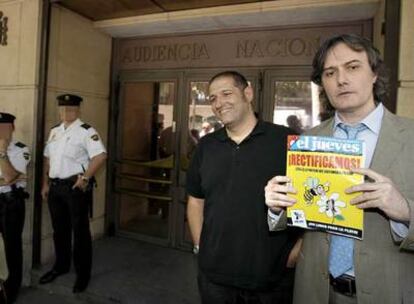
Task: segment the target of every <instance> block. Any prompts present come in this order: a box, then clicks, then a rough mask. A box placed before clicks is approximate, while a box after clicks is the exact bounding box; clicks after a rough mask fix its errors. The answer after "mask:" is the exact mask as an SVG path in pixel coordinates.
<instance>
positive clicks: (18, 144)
mask: <svg viewBox="0 0 414 304" xmlns="http://www.w3.org/2000/svg"><path fill="white" fill-rule="evenodd" d="M15 146H16V147H19V148H24V147H26V145H25V144H24V143H22V142H20V141H18V142H17V143H15Z"/></svg>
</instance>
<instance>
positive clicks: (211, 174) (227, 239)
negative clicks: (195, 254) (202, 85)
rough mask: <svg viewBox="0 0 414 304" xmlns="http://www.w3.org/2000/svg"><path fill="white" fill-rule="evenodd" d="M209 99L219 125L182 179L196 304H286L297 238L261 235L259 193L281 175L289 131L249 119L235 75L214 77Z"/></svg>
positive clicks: (243, 86) (264, 231)
mask: <svg viewBox="0 0 414 304" xmlns="http://www.w3.org/2000/svg"><path fill="white" fill-rule="evenodd" d="M209 95H210V102H211V107H212V110H213V112H214V114H215V115H216V116H217V117H218V118H219V119H220V120H221V121H222V122H223V124H224V126H225V127H224V128H222V129H220V130H218V131H216V132H214V133H211V134H207V135H206V136H204V137H203V138H202V139H201V140H200V143H199V145H198V146H197V149H196V151H195V153H194V156H193V159H192V161H191V165H190V167H189V170H188V174H187V192H188V194H189V198H188V207H187V215H188V221H189V225H190V230H191V234H192V238H193V241H194V245H195V249H196V250H198V248H199V277H198V283H199V290H200V295H201V299H202V303H203V304H206V303H208V304H210V303H211V304H221V303H223V304H224V303H226V304H227V303H269V304H270V303H272V304H280V303H290V302H291V292H292V283H293V270H292V269H291V268H289V267H287V266H293V265H294V260H295V250H292V248H294V245H295V243H296V240H297V233H296V231H295V230H287V231H284V232H282V233H272V232H269V231H268V225H267V208H266V205H265V200H264V187H265V185H266V182H267V180H268V179H269V178H270V177H271V176H274V175H275V174H277V173H278V172H280V173H285V169H286V168H285V166H286V137H287V135H288V134H292V133H293V131H291V130H290V129H288V128H285V127H282V126H277V125H274V124H271V123H268V122H264V121H260V120H258V119H257V118H256V116H255V114H254V111H253V107H252V100H253V89H252V87H251V86H250V85H249V84H248V82H247V81H246V79H245V77H244V76H243V75H241V74H239V73H237V72H233V71H227V72H222V73H220V74H217V75H216V76H214V77H213V78H212V79H211V80H210V83H209ZM295 248H296V247H295Z"/></svg>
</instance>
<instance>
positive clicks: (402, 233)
mask: <svg viewBox="0 0 414 304" xmlns="http://www.w3.org/2000/svg"><path fill="white" fill-rule="evenodd" d="M390 225H391V229H392V231H393V232H394V234H396V236H397V241H402V240H403V239H405V238H406V237H407V236H408V227H407V225H405V224H404V223H400V222H396V221H393V220H390Z"/></svg>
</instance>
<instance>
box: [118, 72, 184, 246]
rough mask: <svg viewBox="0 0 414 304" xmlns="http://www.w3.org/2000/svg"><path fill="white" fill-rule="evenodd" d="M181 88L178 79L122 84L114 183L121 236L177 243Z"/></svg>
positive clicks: (137, 79) (135, 80)
mask: <svg viewBox="0 0 414 304" xmlns="http://www.w3.org/2000/svg"><path fill="white" fill-rule="evenodd" d="M163 76H164V78H165V75H163ZM153 77H154V78H157V77H156V75H153ZM141 78H145V79H143V80H140V79H141ZM178 83H179V77H178V76H177V77H176V78H170V79H162V77H160V78H158V79H154V80H151V77H148V76H147V77H139V76H134V77H128V76H126V77H124V78H123V79H121V83H120V98H119V101H120V104H119V110H118V111H119V116H118V126H117V138H116V146H117V148H116V151H117V152H116V160H115V164H114V167H115V170H114V175H115V176H114V178H113V181H114V182H113V189H114V192H115V197H116V206H117V221H116V226H117V227H116V231H117V233H118V234H126V235H130V236H134V237H136V238H138V239H143V240H151V241H152V242H155V243H162V244H166V245H167V244H171V243H172V239H173V235H174V225H173V223H174V217H175V214H174V212H175V207H174V204H175V198H174V193H175V192H174V189H175V186H176V176H177V174H176V170H175V165H176V161H175V154H176V149H177V144H176V142H177V141H176V134H177V133H176V123H175V115H176V109H175V107H176V105H177V96H178V93H177V92H178Z"/></svg>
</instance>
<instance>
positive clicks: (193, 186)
mask: <svg viewBox="0 0 414 304" xmlns="http://www.w3.org/2000/svg"><path fill="white" fill-rule="evenodd" d="M201 159H202V153H201V144H199V145H198V146H197V147H196V150H195V152H194V154H193V157H192V159H191V162H190V166H189V167H188V170H187V180H186V189H187V193H188V194H189V195H191V196H193V197H196V198H204V197H205V195H204V191H203V189H202V186H201V174H200V167H201Z"/></svg>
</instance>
